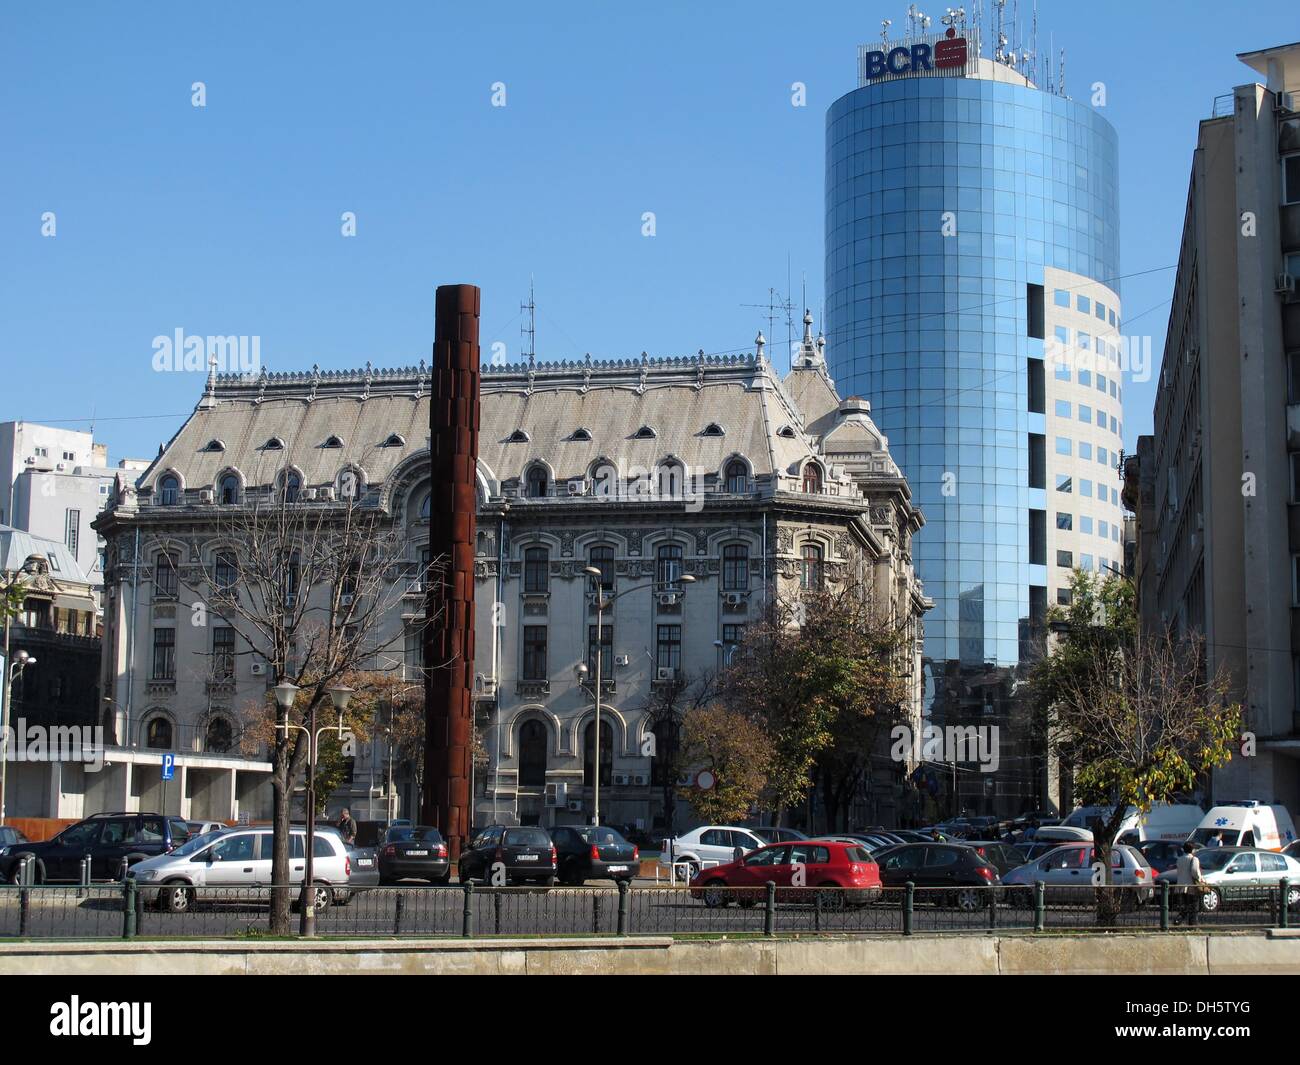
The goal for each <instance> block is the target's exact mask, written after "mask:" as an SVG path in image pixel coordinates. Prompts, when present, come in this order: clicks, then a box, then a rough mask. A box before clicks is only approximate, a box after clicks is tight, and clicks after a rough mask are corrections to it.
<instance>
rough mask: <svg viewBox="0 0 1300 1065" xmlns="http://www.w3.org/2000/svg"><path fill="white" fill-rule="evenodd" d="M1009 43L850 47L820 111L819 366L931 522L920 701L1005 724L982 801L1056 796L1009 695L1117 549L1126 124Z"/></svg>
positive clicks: (979, 786)
mask: <svg viewBox="0 0 1300 1065" xmlns="http://www.w3.org/2000/svg"><path fill="white" fill-rule="evenodd" d="M1002 53H1003V49H1002V48H1001V47H999V48H998V49H997V54H996V55H995V56H994V58H987V57H984V56H982V55H981V54H980V44H979V34H978V31H977V30H976V28H975V27H964V26H962V25H961V23H960V22H956V23H954V24H953V25H952V26H950V28H949V29H948V31H947V32H946V33H943V34H935V35H916V36H911V37H909V38H907V39H905V40H902V41H895V42H886V43H885V44H884V45H882V46H879V47H876V46H863V47H862V48H861V49H860V51H859V83H858V88H856V89H855V90H854V91H852V92H849V93H848V94H846V95H845V96H843V97H841V98H840V99H839V100H837V101H835V103H834V104H832V105H831V108H830V110H829V113H828V115H827V120H826V300H827V303H826V317H827V339H828V342H829V343H828V351H829V355H828V358H829V361H830V371H831V373H832V375H833V376H834V378H835V380H836V381H837V383H838V384H839V387H840V388H841V389H842V390H843V391H844V392H845V393H846V394H853V393H856V394H860V395H862V396H865V397H867V398H869V399H870V401H871V402H872V405H873V410H875V411H877V412H879V413H878V415H877V419H878V422H879V425H880V427H881V430H882V431H883V432H884V433H885V434H886V435H887V436H888V437H889V439H890V444H891V450H892V452H893V453H894V455H895V457H896V458H897V460H898V462H899V464H900V465H901V466H902V468H903V470H904V472H905V474H906V476H907V477H908V480H909V482H910V483H911V484H912V486H913V491H914V492H915V493H916V497H917V501H918V503H919V505H920V507H921V509H922V511H923V512H924V513H925V515H926V526H925V528H924V529H923V530H922V532H921V533H920V534H918V536H917V542H916V566H917V571H918V574H919V575H920V576H921V578H922V579H923V580H924V582H925V587H926V591H927V593H928V594H930V595H931V596H932V597H933V598H934V601H935V609H934V611H933V612H932V613H930V614H929V615H927V617H926V668H927V670H928V680H927V686H928V693H927V698H928V709H929V710H930V712H931V713H932V714H933V715H934V717H935V720H936V721H937V722H945V723H951V724H959V725H981V724H995V723H996V724H1000V725H1001V726H1003V728H1002V740H1003V744H1004V753H1003V759H1002V766H1003V768H1002V769H1001V770H1000V772H999V773H998V774H996V775H995V778H994V779H992V780H989V779H981V778H980V777H978V776H977V775H975V774H964V775H962V776H961V777H960V778H959V792H960V793H961V794H960V798H959V800H958V802H956V803H954V806H958V807H963V808H969V809H972V810H975V811H979V812H984V811H988V812H1014V811H1018V810H1020V809H1023V808H1025V807H1027V806H1032V805H1041V804H1043V803H1045V802H1048V801H1050V799H1051V796H1050V795H1049V794H1047V792H1048V790H1049V784H1048V783H1047V782H1046V781H1045V780H1044V775H1045V768H1044V765H1043V760H1042V759H1041V758H1038V757H1036V756H1035V755H1034V754H1033V752H1031V751H1028V750H1027V749H1023V748H1022V747H1019V746H1015V743H1016V737H1017V733H1018V732H1023V730H1022V729H1018V726H1017V723H1016V721H1015V719H1014V713H1013V707H1014V703H1013V700H1012V698H1011V696H1012V692H1013V690H1014V687H1015V684H1016V681H1017V679H1019V677H1021V676H1023V669H1022V668H1021V667H1022V664H1023V663H1024V662H1026V661H1027V660H1028V659H1030V658H1032V656H1033V655H1035V654H1037V653H1039V652H1038V648H1039V647H1041V640H1040V635H1041V631H1042V624H1041V623H1042V619H1043V617H1044V615H1045V613H1046V610H1047V608H1048V605H1049V604H1051V603H1063V602H1066V601H1067V600H1068V594H1069V591H1068V589H1069V580H1070V576H1071V573H1072V571H1073V569H1074V568H1075V567H1080V566H1081V567H1083V568H1085V569H1093V570H1097V569H1107V568H1112V567H1113V568H1118V567H1120V566H1121V565H1122V562H1123V544H1122V538H1123V531H1122V521H1123V516H1122V510H1121V506H1120V498H1119V490H1120V486H1121V482H1120V480H1119V476H1118V472H1117V462H1118V458H1119V452H1120V451H1121V447H1122V445H1121V435H1120V434H1121V429H1122V426H1121V418H1122V400H1123V392H1122V389H1123V384H1122V377H1121V366H1122V364H1123V362H1124V355H1123V354H1122V352H1121V348H1122V345H1121V342H1120V336H1119V330H1120V325H1121V319H1120V298H1119V281H1118V278H1119V273H1120V264H1119V215H1118V195H1117V187H1116V186H1117V180H1118V167H1119V161H1118V143H1117V138H1116V135H1115V131H1114V129H1113V128H1112V127H1111V125H1110V123H1109V122H1108V121H1107V120H1106V119H1105V117H1104V116H1103V113H1102V111H1101V110H1100V109H1098V108H1095V107H1092V106H1090V104H1089V103H1088V102H1087V101H1078V100H1073V99H1070V98H1069V97H1067V96H1064V95H1062V94H1060V92H1059V91H1058V90H1057V89H1056V87H1055V86H1051V85H1049V86H1048V87H1046V88H1044V87H1042V86H1039V85H1037V84H1035V82H1034V80H1033V78H1032V74H1033V71H1032V70H1031V69H1030V67H1028V66H1027V65H1026V64H1025V63H1024V62H1023V61H1020V62H1018V63H1016V62H1013V61H1012V59H1010V58H1008V57H1007V56H1005V55H1003V54H1002ZM1047 80H1048V81H1050V79H1047ZM1008 743H1012V744H1013V747H1012V748H1008V747H1007V746H1006V744H1008ZM963 782H964V783H963Z"/></svg>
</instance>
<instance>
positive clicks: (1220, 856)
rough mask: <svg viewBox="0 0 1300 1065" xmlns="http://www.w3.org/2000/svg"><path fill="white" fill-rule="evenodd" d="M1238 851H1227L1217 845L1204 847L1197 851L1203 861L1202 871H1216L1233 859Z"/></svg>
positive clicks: (1197, 855) (1198, 857) (1201, 861)
mask: <svg viewBox="0 0 1300 1065" xmlns="http://www.w3.org/2000/svg"><path fill="white" fill-rule="evenodd" d="M1236 853H1237V852H1236V851H1225V850H1221V849H1219V848H1217V847H1210V848H1205V847H1203V848H1202V849H1201V850H1198V851H1197V852H1196V857H1197V859H1198V860H1199V861H1200V863H1201V872H1203V873H1216V872H1218V871H1219V870H1220V869H1222V868H1223V867H1224V866H1225V865H1227V864H1228V862H1230V861H1232V859H1233V857H1234V856H1235V855H1236Z"/></svg>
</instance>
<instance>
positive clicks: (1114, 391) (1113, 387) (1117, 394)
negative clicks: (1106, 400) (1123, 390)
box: [1110, 381, 1124, 399]
mask: <svg viewBox="0 0 1300 1065" xmlns="http://www.w3.org/2000/svg"><path fill="white" fill-rule="evenodd" d="M1110 394H1111V395H1112V396H1114V397H1115V398H1116V399H1123V398H1124V397H1123V396H1122V395H1121V394H1120V391H1119V388H1118V387H1117V386H1116V384H1115V382H1114V381H1112V382H1111V383H1110Z"/></svg>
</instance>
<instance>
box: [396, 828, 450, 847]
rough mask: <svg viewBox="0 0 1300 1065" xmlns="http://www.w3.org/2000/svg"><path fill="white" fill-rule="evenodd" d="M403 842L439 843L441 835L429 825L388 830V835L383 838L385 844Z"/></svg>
mask: <svg viewBox="0 0 1300 1065" xmlns="http://www.w3.org/2000/svg"><path fill="white" fill-rule="evenodd" d="M403 840H414V841H417V842H420V843H441V842H442V833H441V832H439V831H438V830H437V829H436V828H432V827H430V826H429V825H419V826H417V827H415V828H390V829H389V830H388V835H387V836H386V837H385V842H387V843H401V842H402V841H403Z"/></svg>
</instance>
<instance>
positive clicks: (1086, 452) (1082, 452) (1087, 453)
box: [1058, 440, 1092, 459]
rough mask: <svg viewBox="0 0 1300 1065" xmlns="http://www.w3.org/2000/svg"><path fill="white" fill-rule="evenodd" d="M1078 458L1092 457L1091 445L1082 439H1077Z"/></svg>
mask: <svg viewBox="0 0 1300 1065" xmlns="http://www.w3.org/2000/svg"><path fill="white" fill-rule="evenodd" d="M1058 450H1059V449H1058ZM1079 458H1081V459H1090V458H1092V445H1091V444H1089V443H1088V442H1087V441H1084V440H1080V441H1079Z"/></svg>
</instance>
